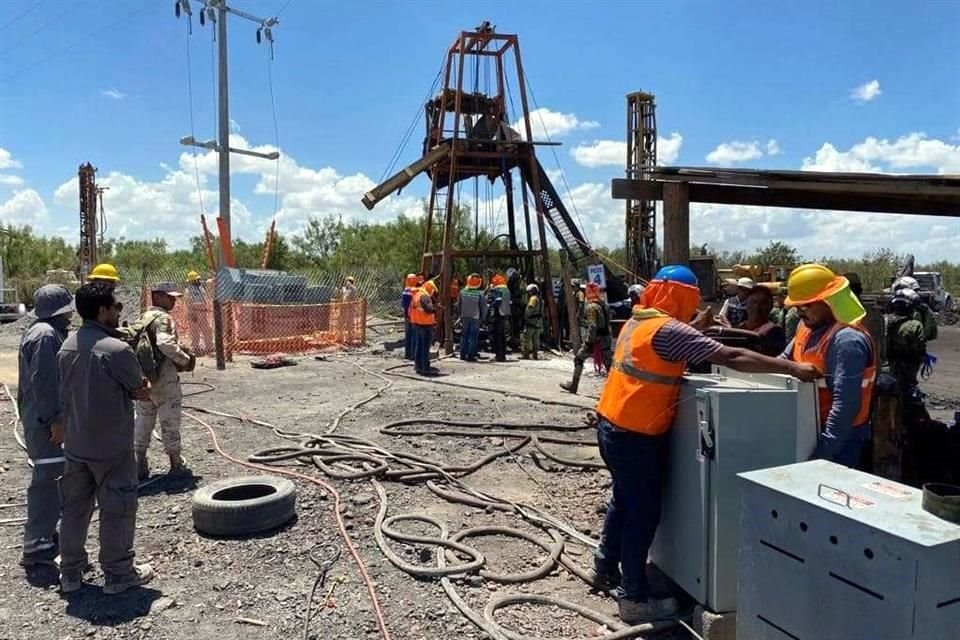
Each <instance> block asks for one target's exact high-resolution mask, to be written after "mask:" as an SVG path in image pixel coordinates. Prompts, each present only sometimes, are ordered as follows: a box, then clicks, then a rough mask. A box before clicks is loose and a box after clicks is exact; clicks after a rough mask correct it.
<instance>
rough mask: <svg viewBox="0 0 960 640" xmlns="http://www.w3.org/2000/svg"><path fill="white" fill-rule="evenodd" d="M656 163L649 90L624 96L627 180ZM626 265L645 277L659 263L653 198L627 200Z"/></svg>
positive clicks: (653, 108)
mask: <svg viewBox="0 0 960 640" xmlns="http://www.w3.org/2000/svg"><path fill="white" fill-rule="evenodd" d="M656 166H657V115H656V104H655V102H654V96H653V94H652V93H646V92H643V91H637V92H634V93H630V94H628V95H627V180H643V179H647V178H648V177H649V174H650V171H652V170H653V169H654V168H655V167H656ZM626 225H627V238H626V240H627V266H629V267H630V268H631V269H632V270H633V272H634V273H636V274H637V275H639V276H640V277H642V278H644V279H646V280H649V279H650V278H652V277H653V274H654V273H656V271H657V269H658V268H659V265H660V257H659V255H658V254H657V211H656V203H655V202H654V201H653V200H627V218H626Z"/></svg>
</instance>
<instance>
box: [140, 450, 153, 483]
mask: <svg viewBox="0 0 960 640" xmlns="http://www.w3.org/2000/svg"><path fill="white" fill-rule="evenodd" d="M149 477H150V462H149V461H148V460H147V452H146V451H137V480H139V481H140V482H143V481H144V480H146V479H147V478H149Z"/></svg>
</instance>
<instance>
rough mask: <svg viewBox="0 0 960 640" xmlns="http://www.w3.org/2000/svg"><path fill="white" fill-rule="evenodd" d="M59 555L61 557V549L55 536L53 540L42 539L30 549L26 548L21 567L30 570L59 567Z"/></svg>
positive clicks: (21, 558) (32, 544)
mask: <svg viewBox="0 0 960 640" xmlns="http://www.w3.org/2000/svg"><path fill="white" fill-rule="evenodd" d="M58 555H60V547H59V545H58V544H57V540H56V534H54V538H53V539H52V540H51V539H50V538H41V539H40V540H37V541H35V542H34V543H31V544H30V546H29V548H24V551H23V555H21V556H20V566H21V567H23V568H24V569H28V570H29V569H32V568H33V567H42V566H46V567H54V566H56V565H57V556H58Z"/></svg>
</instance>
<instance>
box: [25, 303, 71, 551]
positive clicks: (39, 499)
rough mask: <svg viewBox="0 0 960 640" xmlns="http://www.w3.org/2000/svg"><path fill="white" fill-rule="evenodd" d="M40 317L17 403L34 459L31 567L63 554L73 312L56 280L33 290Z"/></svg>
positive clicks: (30, 334)
mask: <svg viewBox="0 0 960 640" xmlns="http://www.w3.org/2000/svg"><path fill="white" fill-rule="evenodd" d="M33 312H34V313H35V314H36V316H37V320H36V322H34V323H33V324H32V325H30V327H29V328H28V329H27V330H26V331H24V332H23V337H22V338H21V339H20V354H19V365H20V366H19V378H18V382H17V406H18V407H19V409H20V420H21V422H23V438H24V441H25V443H26V445H27V455H29V456H30V461H31V462H32V463H33V472H32V475H31V478H30V487H29V488H28V489H27V523H26V525H25V526H24V529H23V556H22V557H21V559H20V564H21V565H23V566H24V567H26V568H27V569H29V568H30V567H34V566H37V565H52V564H54V560H55V558H56V557H57V555H58V554H59V550H58V548H57V520H59V519H60V494H59V492H58V491H57V478H59V477H60V475H61V474H62V473H63V462H64V457H63V451H62V450H61V448H60V445H62V444H63V411H62V410H61V406H60V385H59V383H58V381H57V352H58V351H59V350H60V345H62V344H63V341H64V340H65V339H66V337H67V329H68V328H69V326H70V318H71V316H72V315H73V296H71V295H70V292H69V291H67V290H66V289H65V288H64V287H62V286H60V285H58V284H48V285H45V286H43V287H40V288H39V289H37V292H36V293H34V294H33Z"/></svg>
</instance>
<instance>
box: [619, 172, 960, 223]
mask: <svg viewBox="0 0 960 640" xmlns="http://www.w3.org/2000/svg"><path fill="white" fill-rule="evenodd" d="M669 184H687V185H688V187H689V190H690V202H710V203H714V204H740V205H752V206H761V207H789V208H793V209H825V210H834V211H859V212H866V213H901V214H907V215H924V216H945V217H960V196H957V197H950V196H928V195H905V194H903V193H883V194H881V193H874V194H865V193H844V192H837V191H813V190H809V189H779V188H778V189H764V188H759V187H745V186H735V185H719V184H699V183H695V182H694V183H686V182H684V183H671V182H660V181H649V180H624V179H615V180H613V183H612V189H611V191H612V196H613V198H615V199H618V200H626V199H635V200H644V199H646V200H664V194H665V191H666V189H665V185H669Z"/></svg>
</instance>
